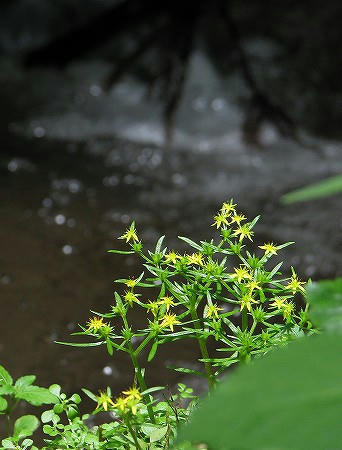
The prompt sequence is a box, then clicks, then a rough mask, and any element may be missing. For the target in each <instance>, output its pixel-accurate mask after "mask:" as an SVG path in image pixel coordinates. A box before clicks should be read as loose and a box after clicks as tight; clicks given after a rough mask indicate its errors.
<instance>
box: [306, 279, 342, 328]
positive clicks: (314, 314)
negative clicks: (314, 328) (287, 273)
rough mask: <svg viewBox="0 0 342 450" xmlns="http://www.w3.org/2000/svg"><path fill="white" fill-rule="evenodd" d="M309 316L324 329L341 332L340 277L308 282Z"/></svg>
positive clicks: (341, 303)
mask: <svg viewBox="0 0 342 450" xmlns="http://www.w3.org/2000/svg"><path fill="white" fill-rule="evenodd" d="M307 296H308V300H309V302H310V303H311V305H312V307H311V310H310V317H311V318H312V319H313V321H314V323H315V324H317V325H318V326H320V327H322V328H324V329H325V330H326V331H329V332H333V333H339V334H342V278H336V279H335V280H324V281H320V282H318V283H312V284H309V285H308V287H307Z"/></svg>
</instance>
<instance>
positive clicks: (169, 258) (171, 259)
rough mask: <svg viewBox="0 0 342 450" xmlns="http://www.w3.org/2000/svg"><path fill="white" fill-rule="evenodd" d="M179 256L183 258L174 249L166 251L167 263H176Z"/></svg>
mask: <svg viewBox="0 0 342 450" xmlns="http://www.w3.org/2000/svg"><path fill="white" fill-rule="evenodd" d="M179 258H181V256H180V255H178V254H177V253H176V252H174V251H173V250H172V251H171V252H169V253H166V255H165V262H166V263H169V262H172V263H173V264H176V262H177V259H179Z"/></svg>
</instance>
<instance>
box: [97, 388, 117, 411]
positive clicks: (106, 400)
mask: <svg viewBox="0 0 342 450" xmlns="http://www.w3.org/2000/svg"><path fill="white" fill-rule="evenodd" d="M99 393H100V395H97V396H96V398H97V405H96V409H97V408H100V407H102V408H103V409H104V410H105V411H108V406H115V404H114V402H113V400H112V399H111V398H110V396H109V395H108V394H107V392H104V391H99Z"/></svg>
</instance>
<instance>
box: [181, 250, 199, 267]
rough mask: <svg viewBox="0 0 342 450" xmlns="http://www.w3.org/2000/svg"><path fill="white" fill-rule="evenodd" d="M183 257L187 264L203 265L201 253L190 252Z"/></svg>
mask: <svg viewBox="0 0 342 450" xmlns="http://www.w3.org/2000/svg"><path fill="white" fill-rule="evenodd" d="M185 257H186V260H187V263H188V264H196V265H198V266H203V255H202V253H192V254H191V255H186V256H185Z"/></svg>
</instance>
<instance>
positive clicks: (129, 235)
mask: <svg viewBox="0 0 342 450" xmlns="http://www.w3.org/2000/svg"><path fill="white" fill-rule="evenodd" d="M119 239H126V242H129V241H130V240H131V239H133V241H135V242H138V241H139V239H138V236H137V231H136V229H135V225H134V222H132V224H131V226H130V227H129V228H127V230H126V232H125V233H124V234H123V235H122V236H120V237H119Z"/></svg>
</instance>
